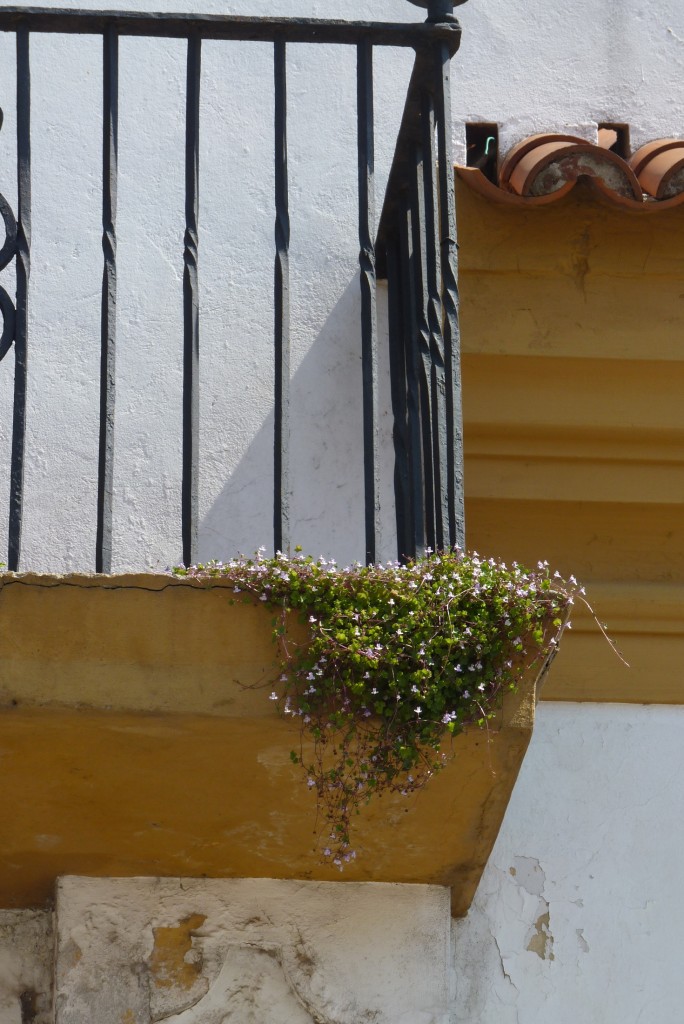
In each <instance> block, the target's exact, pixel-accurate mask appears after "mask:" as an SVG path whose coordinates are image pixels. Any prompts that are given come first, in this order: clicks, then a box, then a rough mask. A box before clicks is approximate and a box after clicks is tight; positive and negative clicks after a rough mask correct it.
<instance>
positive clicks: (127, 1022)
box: [121, 1010, 135, 1024]
mask: <svg viewBox="0 0 684 1024" xmlns="http://www.w3.org/2000/svg"><path fill="white" fill-rule="evenodd" d="M121 1024H135V1014H134V1013H133V1011H132V1010H126V1012H125V1013H124V1015H123V1017H122V1018H121Z"/></svg>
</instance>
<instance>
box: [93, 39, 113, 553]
mask: <svg viewBox="0 0 684 1024" xmlns="http://www.w3.org/2000/svg"><path fill="white" fill-rule="evenodd" d="M102 42H103V47H102V59H103V63H102V101H103V117H102V252H103V255H104V268H103V271H102V310H101V341H100V449H99V460H98V473H97V528H96V535H95V572H111V571H112V505H113V490H114V399H115V389H116V196H117V173H118V172H117V168H118V146H119V139H118V136H119V40H118V36H117V34H116V31H115V30H114V29H112V28H109V29H108V30H107V31H106V32H105V34H104V36H103V39H102Z"/></svg>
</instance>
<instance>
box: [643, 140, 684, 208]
mask: <svg viewBox="0 0 684 1024" xmlns="http://www.w3.org/2000/svg"><path fill="white" fill-rule="evenodd" d="M629 163H630V166H631V167H632V169H633V171H634V173H635V174H636V176H637V178H638V179H639V184H640V185H641V187H642V189H643V190H644V192H648V194H649V195H650V196H653V198H654V199H659V200H661V201H662V200H665V199H674V198H675V197H677V196H680V195H682V194H684V140H683V139H656V141H655V142H649V143H648V144H647V145H645V146H642V147H641V149H638V150H637V151H636V153H635V154H634V156H633V157H632V158H631V160H630V161H629Z"/></svg>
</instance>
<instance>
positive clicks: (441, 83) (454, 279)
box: [436, 46, 465, 548]
mask: <svg viewBox="0 0 684 1024" xmlns="http://www.w3.org/2000/svg"><path fill="white" fill-rule="evenodd" d="M436 70H437V90H436V98H437V102H436V109H437V152H438V160H439V186H440V187H439V215H440V247H441V266H442V306H443V309H444V318H443V320H444V356H445V369H446V432H447V496H448V513H449V543H450V544H451V545H452V546H456V545H458V546H459V547H461V548H462V547H464V546H465V498H464V485H463V402H462V390H461V332H460V325H459V295H458V245H457V241H456V199H455V195H454V171H453V167H454V157H453V149H452V142H451V73H450V72H451V57H450V53H449V50H448V48H447V47H445V46H439V47H438V49H437V68H436Z"/></svg>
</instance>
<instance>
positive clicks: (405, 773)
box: [174, 549, 584, 868]
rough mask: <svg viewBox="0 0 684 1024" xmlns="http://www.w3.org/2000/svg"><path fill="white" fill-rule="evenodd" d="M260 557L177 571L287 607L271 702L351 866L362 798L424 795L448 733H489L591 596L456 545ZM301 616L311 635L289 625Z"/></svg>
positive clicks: (325, 850)
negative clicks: (285, 719)
mask: <svg viewBox="0 0 684 1024" xmlns="http://www.w3.org/2000/svg"><path fill="white" fill-rule="evenodd" d="M263 551H264V549H261V550H260V551H259V552H258V553H257V554H256V555H255V557H253V558H243V557H239V558H236V559H233V560H232V561H229V562H225V563H223V562H211V563H208V564H204V565H197V566H192V567H189V568H186V567H180V568H177V569H175V570H174V573H175V574H176V575H177V576H183V577H188V578H192V579H201V580H208V581H210V580H212V579H215V578H219V577H220V578H224V579H228V580H229V581H230V582H231V583H232V584H233V592H234V594H235V595H236V596H235V597H234V598H233V599H234V600H246V601H253V600H255V599H257V600H259V601H262V602H265V603H266V604H268V605H269V606H270V607H271V608H273V609H275V610H276V611H277V613H278V614H277V615H276V616H275V618H274V619H273V629H274V639H275V641H276V643H277V647H278V652H279V656H280V662H281V673H282V674H281V675H280V679H279V682H278V683H277V684H276V687H275V689H273V691H272V692H271V693H270V699H271V700H272V701H274V703H276V704H277V705H278V707H279V708H280V709H281V711H282V713H283V714H284V715H286V716H290V717H291V718H292V719H294V720H295V721H297V722H298V723H299V726H300V737H301V741H300V745H299V747H298V749H297V750H293V751H292V753H291V755H290V756H291V759H292V761H293V762H294V763H295V764H298V765H301V766H302V768H303V770H304V772H305V775H306V780H307V785H308V787H309V789H311V790H312V791H313V792H314V793H315V794H316V797H317V802H318V815H319V818H318V828H317V831H318V835H319V837H320V844H321V848H322V854H323V857H324V858H325V859H326V860H329V861H331V862H332V863H333V864H335V865H336V866H337V867H339V868H342V867H343V865H344V864H345V863H348V862H349V861H351V860H352V859H353V858H354V857H355V856H356V851H355V850H354V848H353V846H352V838H351V832H352V820H353V817H354V816H355V815H356V814H358V813H359V811H360V809H361V808H362V807H363V805H365V804H367V803H368V802H369V801H370V800H371V799H373V798H376V797H380V796H382V794H383V793H393V792H399V793H402V794H409V793H414V792H415V791H416V790H419V789H421V788H422V787H423V786H424V785H425V784H426V782H427V781H428V780H429V779H430V777H431V776H432V775H434V773H435V772H438V771H440V770H441V769H442V768H443V767H444V765H445V764H446V763H447V761H448V760H449V758H450V757H451V749H450V746H449V744H448V743H447V744H445V742H444V741H445V739H446V740H448V739H449V738H450V737H453V736H455V735H457V734H458V733H460V732H462V731H463V730H464V729H466V728H469V727H480V728H482V727H488V723H489V722H490V720H491V719H492V717H493V716H494V714H495V712H496V710H497V708H498V707H499V706H500V703H501V700H502V697H503V695H504V693H505V692H506V691H507V690H514V689H515V688H516V686H517V684H518V682H519V680H520V678H521V676H522V675H523V674H524V673H525V672H526V671H527V670H528V669H529V668H530V667H531V666H532V664H533V663H534V662H538V663H539V665H540V666H541V664H542V663H543V662H544V660H545V659H546V658H548V656H549V655H550V654H551V653H552V652H553V651H554V650H555V649H556V647H557V645H558V643H559V640H560V637H561V634H562V632H563V630H564V629H565V628H568V627H569V625H570V623H569V621H568V615H569V610H570V607H571V606H572V604H573V602H574V599H575V597H576V596H578V595H579V596H580V597H582V595H583V594H584V590H583V589H582V588H580V587H579V586H578V584H577V581H576V580H575V579H574V577H570V580H569V581H564V580H563V579H561V577H560V574H559V573H557V572H556V573H554V574H551V572H550V570H549V566H548V563H547V562H540V563H539V564H538V566H537V569H536V570H534V571H532V572H530V571H527V570H525V569H524V568H523V567H522V566H520V565H518V564H517V563H515V562H514V563H513V564H512V565H511V566H507V565H506V564H504V563H503V562H499V561H496V560H495V559H493V558H489V559H485V558H480V557H479V556H478V555H477V553H474V554H465V553H464V552H462V551H460V550H458V549H456V550H450V551H444V552H436V553H432V552H430V553H428V555H427V557H425V558H422V559H417V560H415V561H412V562H409V563H408V564H406V565H402V564H400V563H398V562H389V563H387V564H383V565H371V566H361V565H358V564H356V565H353V566H347V567H346V568H338V567H337V565H336V563H335V562H334V560H326V559H324V558H319V559H313V558H311V557H308V556H304V555H302V554H301V553H300V552H299V551H298V553H297V554H295V556H294V557H292V558H290V557H287V556H286V555H283V554H277V555H276V556H275V557H274V558H266V557H264V554H263ZM238 595H239V596H238ZM293 613H296V614H298V616H299V618H300V619H301V621H302V622H303V623H305V625H306V631H305V632H306V640H305V641H302V640H299V641H298V640H296V639H295V637H294V631H292V630H290V629H288V622H289V619H290V616H291V615H292V614H293ZM307 741H309V742H307Z"/></svg>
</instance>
